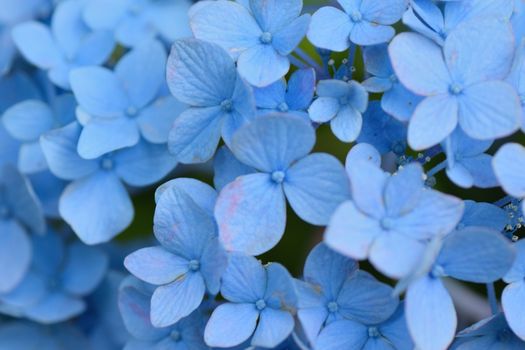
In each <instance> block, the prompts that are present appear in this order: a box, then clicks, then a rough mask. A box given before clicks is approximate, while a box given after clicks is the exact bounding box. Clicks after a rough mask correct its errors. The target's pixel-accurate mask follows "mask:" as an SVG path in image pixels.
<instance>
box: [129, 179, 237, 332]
mask: <svg viewBox="0 0 525 350" xmlns="http://www.w3.org/2000/svg"><path fill="white" fill-rule="evenodd" d="M194 186H197V185H194ZM198 186H199V187H201V188H202V187H204V189H202V190H201V191H196V192H193V191H191V192H190V191H189V190H188V189H185V190H183V189H181V188H180V185H176V184H175V185H174V184H173V183H172V184H171V185H168V187H166V188H165V189H164V190H163V191H162V194H160V197H159V198H158V200H157V208H156V210H155V217H154V224H155V226H154V232H155V237H156V238H157V240H158V241H159V242H160V243H161V246H156V247H149V248H143V249H140V250H138V251H136V252H134V253H132V254H131V255H129V256H127V257H126V259H125V260H124V264H125V266H126V268H127V269H128V270H129V271H130V272H131V273H132V274H134V275H135V276H136V277H138V278H139V279H141V280H143V281H145V282H147V283H150V284H153V285H155V286H158V287H157V288H156V289H155V291H154V292H153V296H152V298H151V322H152V324H153V325H154V326H155V327H166V326H169V325H172V324H175V323H177V322H178V321H179V320H180V319H182V318H183V317H186V316H188V315H189V314H191V313H192V312H193V311H195V310H196V309H197V308H198V307H199V305H201V303H202V300H203V298H204V294H205V292H206V291H208V292H209V293H211V294H217V293H218V292H219V288H220V278H221V275H222V272H223V271H224V269H225V268H226V264H227V256H226V253H225V252H224V249H223V248H222V246H221V245H220V243H219V240H218V238H217V227H216V223H215V220H214V218H213V215H212V207H210V205H209V204H210V203H212V204H213V203H214V202H215V198H216V196H217V195H216V193H215V191H213V189H211V188H209V187H208V186H207V185H205V184H203V183H198ZM204 194H206V195H205V197H204ZM196 196H199V197H198V198H195V197H196ZM194 198H195V199H194ZM202 203H205V206H201V205H202Z"/></svg>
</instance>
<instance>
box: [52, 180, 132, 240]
mask: <svg viewBox="0 0 525 350" xmlns="http://www.w3.org/2000/svg"><path fill="white" fill-rule="evenodd" d="M79 208H82V210H79ZM59 210H60V215H61V216H62V218H63V219H64V220H65V221H66V222H67V223H68V224H69V225H70V226H71V227H72V228H73V231H75V233H76V234H77V235H78V237H79V238H80V239H81V240H82V241H83V242H84V243H86V244H98V243H102V242H106V241H109V240H110V239H112V238H113V237H115V236H116V235H118V234H119V233H120V232H122V231H123V230H124V229H125V228H126V227H128V225H129V224H130V223H131V221H132V219H133V205H132V203H131V200H130V198H129V195H128V193H127V191H126V188H125V187H124V186H123V185H122V183H121V182H120V180H119V179H118V178H117V177H116V176H115V175H114V174H113V173H111V172H106V171H99V172H97V173H94V174H93V175H91V176H89V177H86V178H84V179H80V180H77V181H75V182H73V183H71V184H70V185H68V186H67V187H66V189H65V190H64V193H63V194H62V197H61V198H60V204H59Z"/></svg>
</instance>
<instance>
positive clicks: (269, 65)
mask: <svg viewBox="0 0 525 350" xmlns="http://www.w3.org/2000/svg"><path fill="white" fill-rule="evenodd" d="M289 69H290V61H289V60H288V57H286V56H283V55H281V54H280V53H278V52H277V51H276V50H275V49H274V48H273V47H272V46H270V45H263V44H260V45H257V46H254V47H252V48H249V49H248V50H246V51H245V52H243V53H241V55H240V56H239V59H238V60H237V70H238V71H239V74H240V75H241V76H242V77H243V78H244V79H246V81H247V82H248V83H250V84H251V85H254V86H257V87H261V86H266V85H269V84H271V83H274V82H276V81H277V80H279V79H280V78H282V77H283V76H284V75H285V74H286V73H288V70H289Z"/></svg>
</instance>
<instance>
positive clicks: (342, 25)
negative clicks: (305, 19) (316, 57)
mask: <svg viewBox="0 0 525 350" xmlns="http://www.w3.org/2000/svg"><path fill="white" fill-rule="evenodd" d="M353 26H354V25H353V23H352V21H351V20H350V18H349V16H348V15H347V14H346V13H344V12H342V11H341V10H339V9H336V8H334V7H331V6H325V7H321V8H320V9H319V10H317V11H316V12H315V13H314V14H313V16H312V20H311V21H310V28H309V29H308V33H307V37H308V40H310V42H311V43H312V44H314V45H315V46H316V47H319V48H322V49H328V50H332V51H337V52H340V51H344V50H346V49H348V47H349V46H350V38H349V37H350V32H351V31H352V28H353Z"/></svg>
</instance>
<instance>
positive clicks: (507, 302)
mask: <svg viewBox="0 0 525 350" xmlns="http://www.w3.org/2000/svg"><path fill="white" fill-rule="evenodd" d="M524 298H525V282H523V281H518V282H514V283H512V284H510V285H508V286H507V287H505V289H504V290H503V294H502V296H501V303H502V306H503V311H504V312H505V318H506V319H507V322H508V323H509V326H510V328H511V329H512V330H513V331H514V333H516V335H517V336H518V337H520V338H522V339H523V338H525V326H524V325H525V304H524V303H523V300H524Z"/></svg>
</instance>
